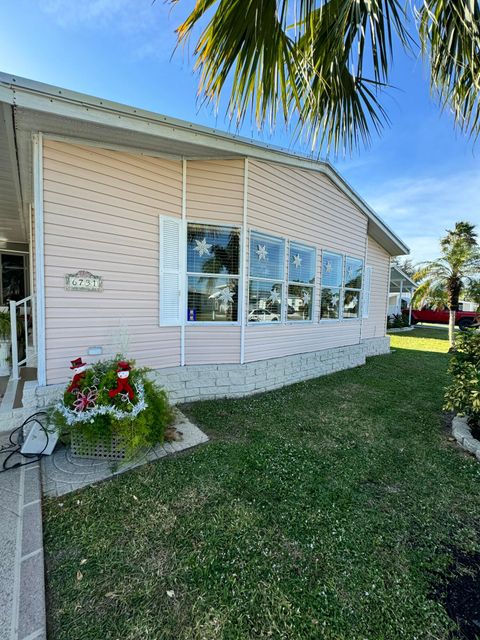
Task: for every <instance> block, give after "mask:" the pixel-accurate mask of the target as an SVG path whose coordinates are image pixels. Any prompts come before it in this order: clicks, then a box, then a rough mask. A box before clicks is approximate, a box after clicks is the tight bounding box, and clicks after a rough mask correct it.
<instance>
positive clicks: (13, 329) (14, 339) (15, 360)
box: [10, 300, 20, 380]
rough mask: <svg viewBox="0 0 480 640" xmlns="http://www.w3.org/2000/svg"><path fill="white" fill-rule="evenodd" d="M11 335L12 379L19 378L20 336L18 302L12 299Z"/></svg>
mask: <svg viewBox="0 0 480 640" xmlns="http://www.w3.org/2000/svg"><path fill="white" fill-rule="evenodd" d="M10 337H11V340H12V375H11V379H12V380H19V379H20V377H19V375H18V337H17V303H16V302H15V300H10Z"/></svg>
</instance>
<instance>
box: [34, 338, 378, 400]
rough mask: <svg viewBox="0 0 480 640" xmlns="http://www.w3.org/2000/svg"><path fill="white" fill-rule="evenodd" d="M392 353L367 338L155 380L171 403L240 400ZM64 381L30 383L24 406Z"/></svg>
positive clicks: (56, 392) (54, 393)
mask: <svg viewBox="0 0 480 640" xmlns="http://www.w3.org/2000/svg"><path fill="white" fill-rule="evenodd" d="M389 352H390V338H389V337H388V336H382V337H380V338H368V339H366V340H362V342H360V343H359V344H355V345H349V346H344V347H336V348H334V349H323V350H322V351H311V352H309V353H300V354H297V355H292V356H283V357H281V358H270V359H268V360H260V361H258V362H248V363H246V364H218V365H217V364H205V365H188V366H185V367H171V368H166V369H156V370H155V371H153V372H152V376H153V378H154V379H155V380H156V381H157V382H158V384H160V385H161V386H163V387H164V388H165V389H166V390H167V392H168V395H169V398H170V401H171V402H172V403H173V404H179V403H181V402H193V401H195V400H207V399H218V398H237V397H242V396H247V395H251V394H253V393H262V392H263V391H270V390H272V389H278V388H279V387H283V386H285V385H288V384H293V383H294V382H301V381H302V380H309V379H310V378H317V377H319V376H324V375H327V374H329V373H333V372H335V371H341V370H342V369H351V368H352V367H358V366H360V365H363V364H365V360H366V358H367V357H369V356H376V355H380V354H384V353H389ZM64 388H65V385H48V386H46V387H38V386H35V383H34V384H33V385H30V384H28V383H27V384H26V385H25V388H24V394H23V403H24V406H25V407H31V408H34V407H37V408H42V407H45V406H48V405H49V404H50V403H51V402H54V401H56V400H57V399H58V398H59V397H60V396H61V394H62V391H63V389H64Z"/></svg>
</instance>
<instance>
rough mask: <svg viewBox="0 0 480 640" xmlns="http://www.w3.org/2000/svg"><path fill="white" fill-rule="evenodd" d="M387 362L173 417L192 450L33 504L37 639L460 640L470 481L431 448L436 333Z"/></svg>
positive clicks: (471, 475) (474, 542)
mask: <svg viewBox="0 0 480 640" xmlns="http://www.w3.org/2000/svg"><path fill="white" fill-rule="evenodd" d="M392 347H393V349H394V352H393V353H392V354H391V355H387V356H380V357H376V358H371V359H370V360H369V361H368V363H367V365H366V366H365V367H361V368H358V369H353V370H350V371H344V372H340V373H336V374H334V375H331V376H328V377H322V378H319V379H317V380H313V381H310V382H305V383H300V384H296V385H293V386H291V387H287V388H285V389H281V390H278V391H274V392H270V393H267V394H264V395H261V396H256V397H252V398H247V399H244V400H229V401H222V402H218V401H217V402H213V401H208V402H202V403H196V404H192V405H188V406H185V407H184V410H185V412H186V413H187V414H188V415H189V416H190V418H191V419H192V420H194V421H195V422H196V423H197V424H198V425H200V426H201V428H202V429H204V430H205V431H206V432H207V433H208V434H209V435H210V437H211V442H210V443H209V444H207V445H205V446H202V447H201V448H198V449H196V450H194V451H192V452H187V453H186V454H184V455H178V456H176V457H172V458H169V459H166V460H162V461H161V462H159V463H157V464H155V465H150V466H148V467H143V468H142V469H140V470H138V471H135V472H130V473H128V474H125V475H124V476H122V477H119V478H116V479H115V480H113V481H110V482H106V483H104V484H101V485H99V486H96V487H91V488H89V489H87V490H84V491H82V492H80V493H77V494H74V495H70V496H69V497H66V498H62V499H60V500H51V499H50V500H47V501H46V502H45V505H44V514H45V545H46V553H47V578H48V592H49V611H48V618H49V630H50V635H49V640H86V639H88V640H114V639H119V640H148V639H153V640H159V639H170V638H171V639H175V640H186V639H193V638H195V639H198V640H209V639H220V638H221V639H222V640H223V639H225V640H234V639H235V640H236V639H238V640H243V639H248V638H252V639H260V638H276V639H281V640H284V639H290V638H296V639H299V640H307V639H312V640H313V639H315V640H317V639H319V638H329V639H332V640H333V639H335V640H338V639H344V640H356V639H358V640H360V639H364V640H377V639H378V640H388V639H392V640H398V639H400V638H407V639H408V640H414V639H415V638H416V639H419V640H420V639H422V640H423V639H432V640H433V639H435V640H440V639H445V640H446V639H447V638H448V639H452V638H461V637H469V638H475V634H474V632H473V631H472V629H474V628H475V622H473V621H472V619H476V620H477V621H479V620H480V611H478V615H477V616H476V618H475V615H476V614H477V610H476V609H475V606H476V604H475V602H473V603H472V601H471V597H472V592H473V593H475V590H476V587H474V588H473V589H472V588H471V586H472V584H473V585H475V580H476V576H477V573H476V572H478V571H479V564H480V562H479V558H480V540H479V532H480V493H479V491H478V484H479V480H480V465H479V463H478V462H477V461H476V460H475V459H474V458H472V457H470V456H468V455H466V454H464V453H463V452H462V451H461V450H459V449H458V448H457V446H456V445H455V444H453V443H452V442H450V441H449V440H448V432H447V429H446V426H445V419H444V417H443V416H442V393H443V391H442V389H443V386H444V385H445V383H446V380H447V377H446V373H445V369H446V366H447V358H448V356H447V355H446V351H447V342H446V332H445V331H443V330H434V329H416V330H415V331H413V332H411V333H404V334H397V335H394V336H392ZM78 572H81V573H78ZM479 575H480V574H479ZM79 578H80V579H79ZM477 604H479V603H478V602H477ZM469 607H470V608H469ZM447 610H449V611H450V614H451V616H452V617H455V615H458V616H460V618H461V617H462V616H463V615H464V616H465V617H466V618H467V621H466V622H465V621H463V622H462V621H461V622H462V625H463V631H464V633H465V634H466V635H465V636H462V635H461V634H460V631H459V630H458V627H457V625H456V623H455V622H454V621H453V620H452V618H451V617H449V615H448V611H447ZM478 624H479V625H480V622H478ZM478 629H479V630H480V627H478Z"/></svg>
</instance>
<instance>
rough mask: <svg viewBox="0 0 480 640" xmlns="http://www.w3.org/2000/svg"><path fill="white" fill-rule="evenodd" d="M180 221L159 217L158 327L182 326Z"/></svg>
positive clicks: (168, 217)
mask: <svg viewBox="0 0 480 640" xmlns="http://www.w3.org/2000/svg"><path fill="white" fill-rule="evenodd" d="M181 231H182V221H181V220H180V219H179V218H171V217H170V216H160V326H163V327H167V326H173V325H179V324H182V322H181V317H182V312H181V310H182V295H181V293H182V269H181V264H182V259H181V256H182V253H181V242H182V233H181Z"/></svg>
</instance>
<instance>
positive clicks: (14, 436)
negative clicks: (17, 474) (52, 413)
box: [0, 411, 49, 473]
mask: <svg viewBox="0 0 480 640" xmlns="http://www.w3.org/2000/svg"><path fill="white" fill-rule="evenodd" d="M46 415H47V412H46V411H37V412H36V413H33V414H32V415H31V416H29V417H28V418H27V419H26V420H25V421H24V422H22V424H21V425H20V426H19V427H17V428H16V429H14V430H13V431H12V432H11V433H10V435H9V437H8V440H9V444H6V445H4V446H0V455H2V454H7V457H6V458H5V460H4V461H3V464H2V468H1V469H0V473H4V472H5V471H10V470H11V469H18V468H19V467H26V466H27V465H29V464H34V463H35V462H38V461H39V460H40V458H41V457H42V455H43V452H44V451H45V449H46V448H47V447H48V440H49V435H48V430H47V428H46V427H45V426H44V425H43V423H42V422H41V420H40V416H42V417H46ZM31 422H34V423H37V424H38V425H40V427H41V428H42V429H43V431H44V433H45V436H46V442H45V446H44V447H43V449H42V451H41V452H40V453H22V452H21V448H22V446H23V443H24V440H25V437H24V433H23V429H24V427H26V426H27V425H28V424H30V423H31ZM15 455H19V456H22V457H23V458H26V459H27V460H28V462H14V463H13V464H11V465H9V464H8V462H9V460H11V459H12V458H13V456H15Z"/></svg>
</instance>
